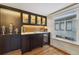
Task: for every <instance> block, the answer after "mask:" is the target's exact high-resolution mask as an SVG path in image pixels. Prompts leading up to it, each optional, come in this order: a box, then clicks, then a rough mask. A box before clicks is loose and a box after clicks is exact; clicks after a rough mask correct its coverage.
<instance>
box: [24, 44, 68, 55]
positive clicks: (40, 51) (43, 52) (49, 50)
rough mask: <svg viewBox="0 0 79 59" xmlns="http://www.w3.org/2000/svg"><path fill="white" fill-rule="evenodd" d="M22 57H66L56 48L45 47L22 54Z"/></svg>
mask: <svg viewBox="0 0 79 59" xmlns="http://www.w3.org/2000/svg"><path fill="white" fill-rule="evenodd" d="M24 55H67V54H66V53H64V52H62V51H60V50H58V49H56V48H53V47H50V46H48V45H45V46H43V47H40V48H37V49H34V50H32V51H30V52H26V53H24Z"/></svg>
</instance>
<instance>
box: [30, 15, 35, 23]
mask: <svg viewBox="0 0 79 59" xmlns="http://www.w3.org/2000/svg"><path fill="white" fill-rule="evenodd" d="M30 16H31V18H30V24H36V15H30Z"/></svg>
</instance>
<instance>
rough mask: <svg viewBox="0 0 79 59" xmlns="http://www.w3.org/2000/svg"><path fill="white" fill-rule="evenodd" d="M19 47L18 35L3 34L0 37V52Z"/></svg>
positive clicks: (3, 52)
mask: <svg viewBox="0 0 79 59" xmlns="http://www.w3.org/2000/svg"><path fill="white" fill-rule="evenodd" d="M17 49H20V35H3V36H1V37H0V54H5V53H7V52H10V51H13V50H17Z"/></svg>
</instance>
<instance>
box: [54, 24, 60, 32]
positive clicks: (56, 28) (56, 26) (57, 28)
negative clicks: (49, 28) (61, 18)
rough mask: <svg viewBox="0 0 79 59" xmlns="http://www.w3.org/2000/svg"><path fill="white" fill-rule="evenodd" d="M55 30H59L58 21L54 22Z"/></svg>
mask: <svg viewBox="0 0 79 59" xmlns="http://www.w3.org/2000/svg"><path fill="white" fill-rule="evenodd" d="M55 30H57V31H58V30H59V23H55Z"/></svg>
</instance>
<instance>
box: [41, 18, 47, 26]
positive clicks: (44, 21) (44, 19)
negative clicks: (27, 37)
mask: <svg viewBox="0 0 79 59" xmlns="http://www.w3.org/2000/svg"><path fill="white" fill-rule="evenodd" d="M42 25H46V18H45V17H42Z"/></svg>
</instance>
